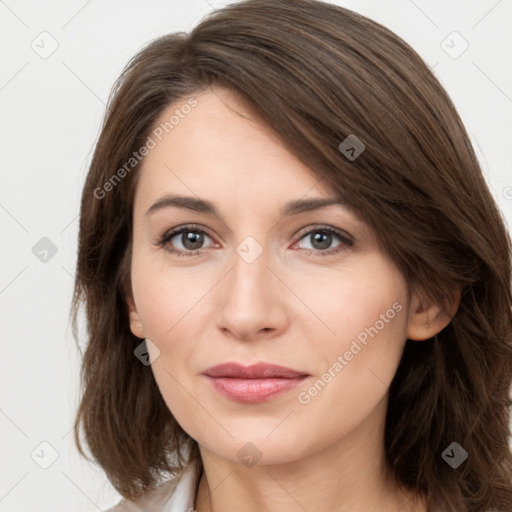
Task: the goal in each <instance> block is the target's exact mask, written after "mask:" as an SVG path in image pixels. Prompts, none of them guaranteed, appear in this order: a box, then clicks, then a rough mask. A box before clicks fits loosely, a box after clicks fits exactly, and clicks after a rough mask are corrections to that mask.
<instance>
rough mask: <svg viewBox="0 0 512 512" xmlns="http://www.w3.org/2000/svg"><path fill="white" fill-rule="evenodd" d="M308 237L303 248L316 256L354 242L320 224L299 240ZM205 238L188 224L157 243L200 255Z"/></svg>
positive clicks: (165, 234) (347, 236)
mask: <svg viewBox="0 0 512 512" xmlns="http://www.w3.org/2000/svg"><path fill="white" fill-rule="evenodd" d="M308 237H309V240H310V242H311V248H309V247H306V248H303V249H302V250H304V251H306V252H307V253H308V254H312V255H314V256H329V255H331V254H336V253H339V252H341V251H343V250H344V249H345V248H346V247H351V246H352V245H353V244H354V242H353V241H352V240H351V238H350V237H349V235H347V234H345V233H344V232H343V231H340V230H337V229H335V228H332V227H330V226H319V227H315V228H313V229H309V230H308V231H305V232H304V231H303V232H302V234H301V236H300V239H299V242H300V241H301V240H307V239H308ZM205 238H207V239H210V240H212V238H211V237H210V236H209V235H208V233H207V232H206V231H205V230H204V229H202V228H200V227H199V226H195V225H187V226H181V227H177V228H173V229H171V230H170V231H167V232H166V233H164V235H163V236H162V237H161V238H160V239H159V240H158V241H157V242H156V243H155V245H158V246H160V247H165V248H166V250H168V251H169V252H171V253H174V254H176V255H177V256H198V255H200V254H202V253H203V252H204V250H205V249H208V247H203V244H204V243H205ZM336 238H337V239H338V240H339V243H338V245H336V246H335V247H332V248H329V247H330V246H331V245H332V243H333V239H336ZM173 240H174V241H173ZM299 242H297V243H296V244H295V245H297V244H298V243H299ZM180 245H181V247H180Z"/></svg>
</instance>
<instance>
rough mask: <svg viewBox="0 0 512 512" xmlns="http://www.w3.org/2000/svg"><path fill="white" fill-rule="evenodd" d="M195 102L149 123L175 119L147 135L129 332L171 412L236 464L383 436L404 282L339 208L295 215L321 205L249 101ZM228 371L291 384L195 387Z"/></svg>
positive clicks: (403, 313) (214, 95) (222, 97)
mask: <svg viewBox="0 0 512 512" xmlns="http://www.w3.org/2000/svg"><path fill="white" fill-rule="evenodd" d="M195 98H196V100H197V104H195V103H194V104H195V106H194V107H193V108H190V109H189V108H184V109H182V110H180V106H181V105H184V104H186V100H185V101H183V102H182V103H180V104H177V105H172V106H171V107H169V108H168V109H167V110H166V111H165V112H164V113H163V114H162V116H161V118H160V120H159V121H158V123H157V124H160V122H162V123H165V122H166V121H168V120H169V118H170V117H171V115H173V114H174V113H175V111H176V109H178V110H179V111H180V112H182V115H181V116H178V117H179V122H175V124H173V127H172V129H171V130H169V129H168V131H169V133H168V134H167V135H165V131H164V135H165V136H161V139H162V140H161V141H159V140H158V138H155V137H154V140H155V142H156V147H154V148H153V149H151V150H150V151H149V154H148V155H147V156H146V157H145V160H144V162H143V165H142V168H141V171H140V172H141V175H140V180H139V182H138V185H137V191H136V197H135V205H134V232H133V237H134V239H133V240H134V243H133V253H132V267H131V283H132V293H133V295H132V297H133V298H130V299H129V303H130V310H131V313H130V317H131V321H132V324H131V328H132V332H133V333H134V334H135V335H137V336H139V337H141V338H146V339H148V340H151V343H150V342H148V347H149V351H150V356H151V358H152V370H153V372H154V376H155V379H156V382H157V383H158V386H159V389H160V391H161V393H162V395H163V398H164V400H165V402H166V404H167V406H168V407H169V409H170V411H171V412H172V414H173V415H174V417H175V418H176V420H177V421H178V423H179V424H180V425H181V426H182V428H183V429H184V430H185V431H186V432H187V433H188V434H189V435H190V436H191V437H192V438H194V439H195V440H196V441H198V442H199V443H200V445H203V446H204V447H206V448H208V449H209V450H211V451H212V452H215V453H216V454H217V455H219V456H222V457H224V458H226V459H229V460H232V461H233V462H240V461H242V462H244V460H247V456H249V458H251V457H252V458H253V459H254V460H256V459H258V458H260V457H261V460H260V463H261V464H265V463H268V464H272V463H278V462H287V461H292V460H294V459H299V458H302V457H305V456H307V455H311V454H314V453H317V452H320V451H321V450H323V449H325V448H327V447H329V446H331V445H333V443H337V442H341V441H342V440H343V439H344V438H347V437H348V436H349V435H350V434H351V433H353V432H355V431H356V430H357V429H358V427H360V426H361V425H362V424H363V423H365V424H367V425H368V424H370V423H371V424H372V425H374V426H379V427H380V426H381V425H382V420H383V417H384V413H385V408H386V405H387V401H386V398H387V392H388V387H389V384H390V382H391V380H392V378H393V376H394V374H395V371H396V368H397V366H398V363H399V360H400V356H401V353H402V349H403V346H404V343H405V340H406V337H407V336H408V328H409V322H410V316H411V311H412V307H410V304H409V302H408V295H407V287H406V283H405V282H404V280H403V278H402V276H401V274H400V273H399V272H398V270H397V269H396V267H395V266H394V265H393V263H392V262H391V261H390V259H389V258H388V257H387V256H386V255H385V254H383V253H382V252H381V250H379V248H378V246H377V241H376V239H375V236H374V234H373V233H372V231H371V230H370V229H369V227H368V226H367V225H366V224H365V223H363V222H362V221H361V220H359V219H358V218H357V217H356V216H355V215H354V214H352V213H351V212H350V211H349V210H348V209H347V208H346V207H344V206H343V205H342V204H331V205H329V206H326V207H322V208H317V209H301V208H300V207H296V208H291V207H289V204H290V203H294V202H298V203H299V204H301V202H302V201H310V200H316V199H325V198H329V197H331V194H330V192H329V190H326V189H324V188H322V185H321V183H320V182H319V180H318V178H317V177H315V176H314V175H313V174H312V172H311V171H310V170H309V169H308V168H307V167H305V166H304V165H303V164H301V162H300V161H299V160H298V159H297V158H296V157H295V156H294V155H293V154H291V153H290V152H289V151H287V150H286V149H285V148H284V147H283V146H282V145H281V144H280V143H279V141H278V140H277V138H276V137H275V136H274V135H273V134H272V132H270V131H269V129H268V128H266V127H265V126H264V125H262V124H260V123H259V122H257V121H256V120H255V118H254V117H253V116H251V114H250V112H249V111H248V110H247V109H246V107H244V104H243V103H241V102H240V101H239V100H237V99H236V98H235V97H234V96H232V95H231V94H229V93H227V92H226V91H223V90H220V89H217V90H216V91H209V92H206V93H203V94H200V95H196V97H195ZM225 103H228V104H229V105H230V106H231V107H232V108H233V110H236V111H237V112H239V113H240V112H242V113H243V115H240V114H239V113H237V112H234V111H233V110H231V109H230V108H228V107H227V106H226V104H225ZM184 112H188V113H187V114H184ZM167 126H169V125H167ZM342 158H344V156H343V155H341V153H340V159H342ZM344 163H345V164H346V163H347V162H344ZM171 196H172V197H178V196H179V197H185V196H186V197H188V198H190V200H189V201H187V202H188V203H190V206H191V207H189V208H185V207H179V206H178V205H177V204H176V203H174V204H172V201H171V200H167V201H166V198H167V199H169V198H170V197H171ZM192 201H194V204H195V205H196V207H192ZM201 201H205V202H206V201H207V202H208V203H211V205H213V208H210V209H206V208H203V207H201V208H200V207H198V205H200V204H201V203H200V202H201ZM185 202H186V201H185V200H182V204H185ZM154 205H157V206H154ZM287 205H288V206H287ZM306 205H307V203H306ZM152 207H153V208H152ZM213 209H214V210H215V212H216V213H214V212H212V210H213ZM176 228H180V229H181V228H185V230H184V232H183V233H181V234H170V235H169V236H167V238H166V241H165V242H164V243H163V244H162V245H159V244H158V243H159V241H160V240H161V239H162V238H164V237H165V235H166V234H168V233H169V231H170V230H172V229H176ZM198 251H200V252H198ZM230 362H233V363H238V364H240V365H242V366H250V365H253V364H256V363H269V364H275V365H280V366H284V367H287V368H290V369H293V370H295V371H296V372H298V374H299V375H300V377H296V378H290V376H288V377H286V378H266V379H263V380H259V379H252V382H251V379H234V378H233V377H231V378H230V377H224V378H221V377H217V378H212V377H208V376H206V375H204V372H206V371H208V369H210V368H212V367H214V366H216V365H219V364H222V363H230ZM134 364H142V363H139V362H138V361H137V360H135V357H134ZM221 373H223V372H221ZM260 377H265V375H260ZM267 377H268V376H267ZM276 390H280V391H279V392H275V393H272V392H273V391H276ZM247 443H252V444H251V445H249V444H247Z"/></svg>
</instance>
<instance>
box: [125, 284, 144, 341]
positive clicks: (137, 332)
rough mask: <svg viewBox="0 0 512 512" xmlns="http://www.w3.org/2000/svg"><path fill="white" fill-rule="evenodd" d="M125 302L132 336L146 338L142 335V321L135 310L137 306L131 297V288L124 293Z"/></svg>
mask: <svg viewBox="0 0 512 512" xmlns="http://www.w3.org/2000/svg"><path fill="white" fill-rule="evenodd" d="M126 303H127V305H128V313H129V317H130V330H131V331H132V334H133V335H134V336H137V338H142V339H144V338H146V336H145V335H144V328H143V326H142V321H141V319H140V316H139V313H138V311H137V307H136V306H135V300H134V298H133V293H132V291H131V290H130V291H129V292H128V293H127V294H126Z"/></svg>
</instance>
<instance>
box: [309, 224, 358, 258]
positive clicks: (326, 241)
mask: <svg viewBox="0 0 512 512" xmlns="http://www.w3.org/2000/svg"><path fill="white" fill-rule="evenodd" d="M308 238H309V240H310V242H311V246H312V247H311V248H308V247H307V248H305V249H304V250H305V251H307V253H308V254H313V255H317V256H329V255H331V254H336V253H339V252H341V251H343V250H344V249H345V248H346V247H351V246H352V245H353V244H354V242H353V241H352V240H351V239H350V238H349V237H348V235H346V234H345V233H343V232H342V231H339V230H337V229H334V228H332V227H330V226H321V227H315V228H313V229H310V230H308V231H306V232H305V233H303V234H302V236H301V238H300V240H303V239H306V240H307V239H308ZM333 238H337V239H338V240H339V241H340V243H339V244H338V245H336V246H335V247H333V248H329V247H330V246H331V244H332V243H333Z"/></svg>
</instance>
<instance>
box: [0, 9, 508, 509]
mask: <svg viewBox="0 0 512 512" xmlns="http://www.w3.org/2000/svg"><path fill="white" fill-rule="evenodd" d="M227 3H228V2H214V1H213V0H209V1H206V0H187V1H186V2H185V1H178V0H165V1H163V0H153V1H150V2H142V1H141V0H139V1H134V0H131V1H127V0H123V1H121V0H111V1H100V0H89V1H86V0H73V1H66V2H64V1H61V2H58V1H39V2H37V1H34V0H32V1H27V0H25V1H23V0H18V1H17V0H5V1H1V0H0V48H1V49H2V54H1V59H2V60H1V66H0V104H1V110H0V112H1V115H2V122H1V123H0V140H1V141H2V151H1V158H0V166H1V175H0V180H1V183H0V223H1V224H0V225H1V229H2V244H1V246H0V258H1V259H0V261H1V265H0V305H1V311H2V317H1V318H2V321H1V323H0V328H1V335H2V338H1V339H2V357H0V382H1V395H0V432H1V433H0V450H1V463H0V464H1V465H0V470H1V473H0V511H4V512H6V511H9V512H19V511H28V510H30V511H41V512H50V511H51V512H58V511H69V510H73V511H76V512H81V511H91V512H92V511H96V510H105V509H106V508H108V507H109V506H111V505H112V504H114V503H116V502H117V501H118V499H119V496H118V495H117V494H116V493H115V492H114V491H113V489H112V487H111V486H110V484H109V483H108V481H107V480H106V478H105V476H104V475H103V474H102V472H101V471H100V470H99V469H98V468H97V467H95V466H94V465H92V464H90V463H87V462H84V461H82V460H81V459H80V458H79V457H78V455H77V453H76V450H75V448H74V445H73V442H72V435H71V434H70V429H71V426H72V421H73V415H74V411H75V408H76V405H77V393H78V368H79V354H78V352H77V350H76V347H75V342H74V340H73V338H72V336H71V332H70V328H69V325H68V311H69V303H70V299H71V291H72V284H73V274H74V268H75V255H76V237H77V227H78V219H77V217H78V211H79V199H80V191H81V188H82V184H83V181H84V177H85V174H86V170H87V165H88V162H89V160H90V157H91V153H92V148H93V145H94V142H95V140H96V137H97V135H98V131H99V127H100V122H101V120H102V116H103V112H104V107H105V103H106V100H107V97H108V94H109V91H110V88H111V86H112V84H113V82H114V80H115V79H116V77H117V76H118V75H119V73H120V71H121V69H122V67H123V66H124V65H125V63H126V62H127V61H128V60H129V59H130V58H131V57H132V56H133V55H134V54H135V53H136V52H137V50H138V49H140V47H141V46H142V45H143V44H144V43H146V42H147V41H150V40H151V39H153V38H155V37H157V36H159V35H162V34H165V33H169V32H174V31H178V30H187V31H188V30H189V29H190V28H191V27H193V26H194V25H195V24H196V23H197V22H199V20H200V19H201V18H202V17H203V16H204V15H205V14H206V13H208V12H209V11H211V10H212V8H214V7H220V6H222V5H226V4H227ZM336 3H338V4H339V5H342V6H344V7H348V8H350V9H353V10H355V11H358V12H360V13H361V14H364V15H366V16H368V17H370V18H373V19H374V20H376V21H378V22H380V23H382V24H383V25H385V26H387V27H389V28H390V29H391V30H393V31H394V32H396V33H397V34H398V35H400V36H401V37H402V38H404V39H405V40H406V41H407V42H408V43H409V44H411V46H412V47H413V48H415V49H416V50H417V51H418V53H419V54H420V55H421V56H422V57H423V58H424V59H425V61H426V62H427V64H428V65H429V66H430V67H432V68H433V71H434V73H435V74H436V76H437V77H438V78H439V79H440V81H441V83H442V84H443V86H444V87H445V88H446V90H447V91H448V93H449V94H450V96H451V97H452V99H453V101H454V103H455V105H456V107H457V109H458V110H459V112H460V115H461V117H462V119H463V121H464V123H465V124H466V127H467V129H468V131H469V133H470V136H471V139H472V142H473V143H474V146H475V149H476V151H477V154H478V157H479V159H480V161H481V164H482V166H483V170H484V173H485V175H486V177H487V179H488V182H489V184H490V186H491V189H492V191H493V193H494V195H495V197H496V199H497V201H498V203H499V205H500V207H501V209H502V211H503V213H504V215H505V217H506V218H507V219H508V224H509V225H510V224H511V223H510V220H511V219H512V172H511V166H510V146H511V142H512V140H511V135H512V130H511V121H512V70H511V66H510V51H511V47H512V32H511V31H510V26H511V25H512V0H500V1H497V0H478V1H467V0H459V1H456V0H451V1H446V0H443V1H441V0H438V1H427V0H415V1H413V0H394V1H386V2H382V1H378V0H363V1H357V0H338V1H337V2H336ZM454 31H456V32H457V33H458V34H459V35H457V34H453V32H454ZM42 32H47V33H48V34H49V35H48V34H43V35H41V33H42ZM464 40H465V41H467V44H468V45H469V47H468V48H467V50H466V51H465V52H464V53H462V54H461V55H460V56H458V54H459V53H460V52H461V51H462V50H463V48H464V46H465V44H466V43H464ZM443 41H444V42H443ZM52 45H53V46H55V45H58V48H57V49H56V51H55V52H54V53H53V54H51V55H47V54H48V53H49V52H50V51H51V50H52ZM43 57H46V58H43ZM455 57H457V58H455ZM43 237H47V238H49V239H50V240H51V242H52V243H53V244H54V245H55V246H56V249H57V252H56V254H55V255H54V256H51V253H49V254H48V255H47V261H46V262H43V261H40V259H39V258H38V257H36V255H35V254H34V253H33V252H32V248H33V247H34V245H35V244H36V243H37V242H38V241H39V240H40V239H41V238H43ZM39 256H40V257H43V256H44V255H43V254H41V255H39ZM42 442H46V443H49V444H50V445H51V447H53V448H50V447H48V445H42V446H41V445H40V443H42ZM34 450H35V451H34ZM53 450H55V451H56V452H57V453H58V458H57V459H56V460H55V462H54V463H53V464H52V465H51V466H50V467H48V469H43V468H41V467H40V464H43V465H45V464H49V463H50V462H52V455H53V453H54V452H53ZM31 454H33V458H32V456H31Z"/></svg>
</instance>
